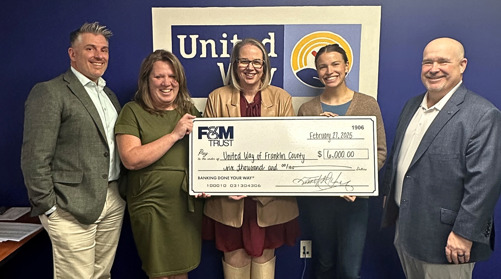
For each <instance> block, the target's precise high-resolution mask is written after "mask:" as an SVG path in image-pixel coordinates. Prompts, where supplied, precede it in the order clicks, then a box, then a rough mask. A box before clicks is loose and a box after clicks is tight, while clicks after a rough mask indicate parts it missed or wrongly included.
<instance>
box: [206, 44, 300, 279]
mask: <svg viewBox="0 0 501 279" xmlns="http://www.w3.org/2000/svg"><path fill="white" fill-rule="evenodd" d="M270 80H271V71H270V61H269V58H268V54H267V53H266V50H265V48H264V46H263V44H262V43H261V42H259V41H257V40H255V39H244V40H243V41H241V42H239V43H238V44H236V45H235V47H234V48H233V52H232V55H231V65H230V84H229V85H227V86H224V87H221V88H218V89H216V90H214V91H213V92H212V93H211V94H210V95H209V98H208V100H207V105H206V107H205V112H204V117H259V116H264V117H271V116H293V115H294V110H293V108H292V97H291V96H290V95H289V94H288V93H287V92H286V91H285V90H283V89H281V88H278V87H275V86H271V85H269V83H270ZM256 132H258V131H256ZM263 136H266V135H263ZM204 214H205V218H204V226H203V235H204V238H205V239H214V240H215V243H216V248H217V249H219V250H221V251H223V252H224V259H223V270H224V274H225V278H238V279H245V278H274V272H275V248H278V247H279V246H282V245H283V244H288V245H294V243H295V240H296V238H297V237H298V236H299V224H298V221H297V216H298V208H297V204H296V199H295V198H293V197H246V196H230V197H211V198H209V199H208V200H207V201H206V204H205V210H204Z"/></svg>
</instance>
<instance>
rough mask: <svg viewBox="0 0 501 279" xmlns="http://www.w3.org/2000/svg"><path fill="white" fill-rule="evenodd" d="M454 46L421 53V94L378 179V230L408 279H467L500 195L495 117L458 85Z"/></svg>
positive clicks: (460, 54)
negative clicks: (385, 230) (391, 231)
mask: <svg viewBox="0 0 501 279" xmlns="http://www.w3.org/2000/svg"><path fill="white" fill-rule="evenodd" d="M466 64H467V60H466V58H464V48H463V46H462V45H461V43H460V42H458V41H456V40H454V39H450V38H439V39H435V40H433V41H431V42H430V43H429V44H428V45H427V46H426V48H425V49H424V52H423V62H422V71H421V80H422V82H423V84H424V86H425V87H426V89H427V92H426V93H425V94H422V95H419V96H416V97H414V98H412V99H411V100H409V101H408V102H407V104H406V105H405V107H404V109H403V111H402V113H401V115H400V119H399V122H398V127H397V131H396V134H395V141H394V143H393V150H392V152H391V155H390V159H389V161H388V166H387V170H386V173H385V176H384V183H383V185H384V190H383V193H384V194H385V204H384V213H383V226H388V225H391V224H394V223H396V224H397V226H396V232H395V243H394V244H395V247H396V249H397V252H398V254H399V257H400V261H401V263H402V267H403V269H404V272H405V274H406V276H407V278H425V274H426V276H427V277H426V278H471V276H472V271H473V267H474V263H475V262H477V261H481V260H486V259H488V258H489V256H490V254H491V253H492V249H493V247H494V231H493V230H494V229H493V225H494V221H493V213H494V208H495V205H496V202H497V200H498V198H499V195H500V192H501V112H500V111H499V110H498V109H497V108H496V107H495V106H494V105H493V104H491V103H490V102H489V101H487V100H486V99H484V98H482V97H480V96H479V95H477V94H475V93H473V92H472V91H470V90H468V89H466V88H465V87H464V85H463V84H462V77H463V73H464V71H465V69H466Z"/></svg>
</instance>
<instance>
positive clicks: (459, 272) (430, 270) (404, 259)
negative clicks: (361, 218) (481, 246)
mask: <svg viewBox="0 0 501 279" xmlns="http://www.w3.org/2000/svg"><path fill="white" fill-rule="evenodd" d="M393 244H394V245H395V248H396V249H397V253H398V257H399V258H400V263H401V264H402V269H403V270H404V273H405V277H406V278H407V279H436V278H440V279H471V278H472V274H473V268H474V267H475V263H466V264H433V263H428V262H423V261H421V260H418V259H416V258H414V257H411V256H410V255H409V254H407V253H406V252H405V250H404V249H403V247H402V246H401V245H400V244H399V241H398V222H397V228H396V230H395V240H394V243H393ZM444 257H445V249H444Z"/></svg>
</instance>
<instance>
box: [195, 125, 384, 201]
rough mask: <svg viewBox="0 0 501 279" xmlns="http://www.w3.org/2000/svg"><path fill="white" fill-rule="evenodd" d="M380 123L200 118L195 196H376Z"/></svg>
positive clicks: (196, 155) (196, 153) (196, 131)
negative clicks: (378, 129)
mask: <svg viewBox="0 0 501 279" xmlns="http://www.w3.org/2000/svg"><path fill="white" fill-rule="evenodd" d="M376 139H377V136H376V118H375V117H373V116H367V117H358V116H345V117H343V116H338V117H255V118H251V117H241V118H196V119H195V121H194V127H193V131H192V133H191V134H190V166H189V169H190V174H189V188H190V194H191V195H195V194H200V193H207V194H211V195H249V196H321V195H330V196H339V195H363V196H376V195H378V187H377V181H378V178H377V171H378V161H377V140H376Z"/></svg>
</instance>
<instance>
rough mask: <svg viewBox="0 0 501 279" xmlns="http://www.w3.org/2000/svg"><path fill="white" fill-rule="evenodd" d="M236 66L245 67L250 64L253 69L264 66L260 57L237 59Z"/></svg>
mask: <svg viewBox="0 0 501 279" xmlns="http://www.w3.org/2000/svg"><path fill="white" fill-rule="evenodd" d="M237 62H238V66H239V67H242V68H247V67H249V65H250V64H252V67H254V69H261V68H262V67H263V66H264V61H263V60H261V59H254V60H252V61H251V60H248V59H240V58H238V59H237Z"/></svg>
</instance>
